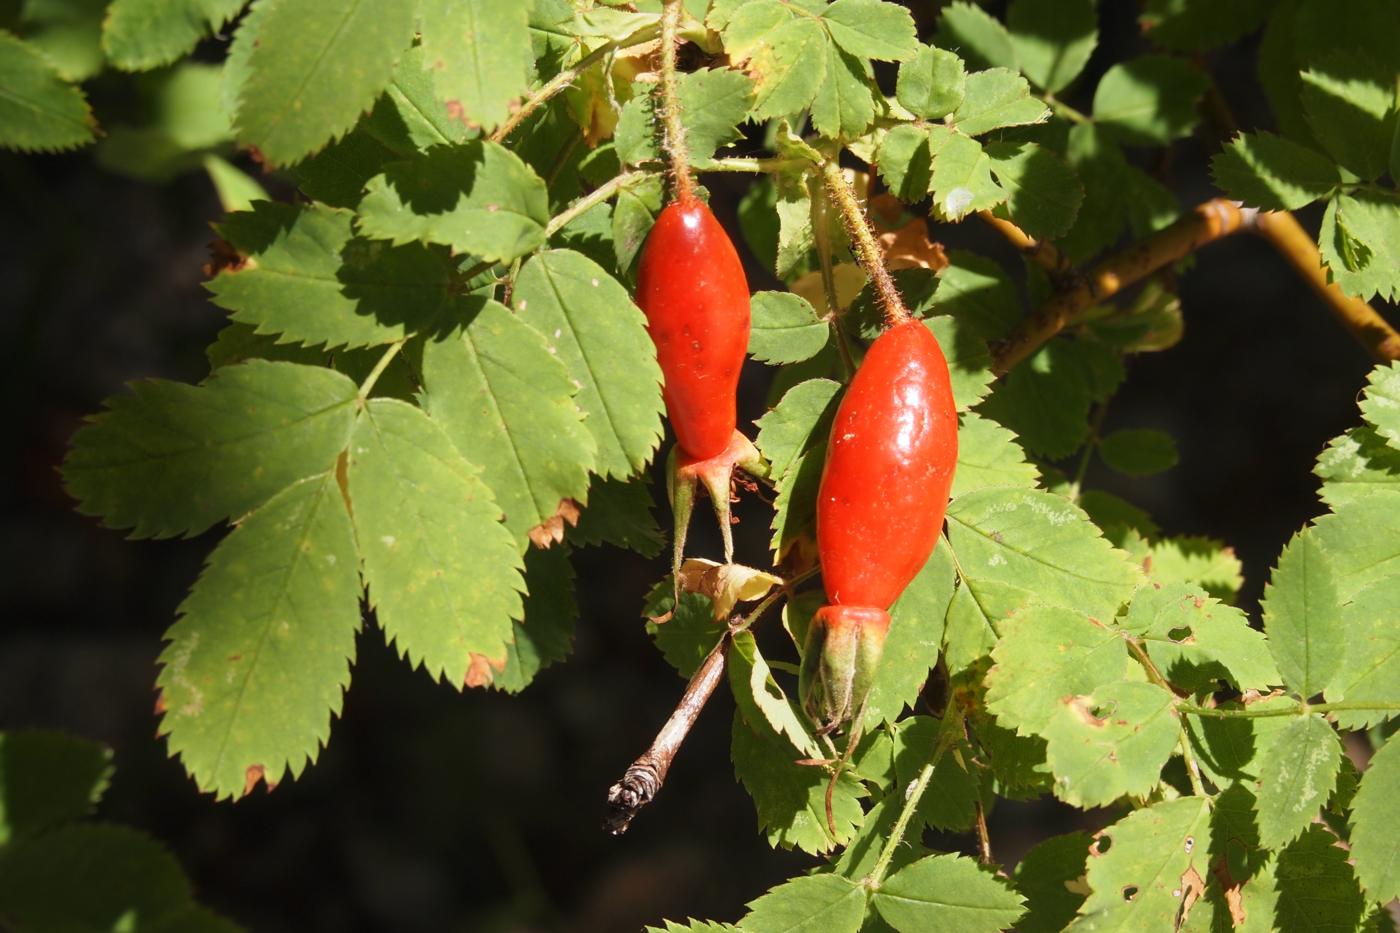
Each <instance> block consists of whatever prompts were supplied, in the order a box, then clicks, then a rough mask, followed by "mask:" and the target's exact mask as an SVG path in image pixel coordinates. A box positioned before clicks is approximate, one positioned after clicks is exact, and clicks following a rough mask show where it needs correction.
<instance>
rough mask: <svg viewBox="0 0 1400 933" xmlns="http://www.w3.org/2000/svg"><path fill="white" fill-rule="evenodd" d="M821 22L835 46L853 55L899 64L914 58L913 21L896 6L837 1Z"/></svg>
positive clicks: (859, 0)
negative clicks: (912, 56) (911, 57)
mask: <svg viewBox="0 0 1400 933" xmlns="http://www.w3.org/2000/svg"><path fill="white" fill-rule="evenodd" d="M821 18H822V22H823V23H825V24H826V28H827V30H828V31H830V33H831V38H832V39H834V40H835V41H836V44H837V45H839V46H841V48H843V49H845V50H846V51H847V52H850V53H851V54H852V55H859V56H860V57H862V58H874V59H879V60H881V61H891V62H898V61H903V60H904V59H906V58H908V57H909V56H911V55H913V54H914V50H915V46H916V42H915V39H914V18H913V17H912V16H910V15H909V11H908V10H907V9H905V8H904V7H902V6H900V5H899V4H897V3H885V2H882V0H836V2H835V3H833V4H831V5H830V6H828V7H827V8H826V9H825V10H823V11H822V15H821Z"/></svg>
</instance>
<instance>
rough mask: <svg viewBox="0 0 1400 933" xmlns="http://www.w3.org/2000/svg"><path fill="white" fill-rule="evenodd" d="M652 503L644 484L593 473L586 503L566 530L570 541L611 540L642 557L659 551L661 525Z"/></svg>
mask: <svg viewBox="0 0 1400 933" xmlns="http://www.w3.org/2000/svg"><path fill="white" fill-rule="evenodd" d="M654 506H655V504H654V503H653V502H652V498H651V492H650V490H649V489H648V488H647V484H646V483H644V482H640V481H633V482H624V481H622V480H616V479H602V478H601V477H595V478H594V480H593V482H592V484H590V485H589V487H588V507H587V508H585V509H583V510H582V511H581V512H580V513H579V518H578V524H577V525H575V526H574V527H573V528H572V529H570V530H569V531H568V533H567V534H568V540H569V542H570V543H571V544H575V545H578V546H580V547H588V546H589V545H594V544H611V545H614V546H615V547H620V548H628V549H629V550H633V551H636V552H637V553H639V554H641V555H642V556H643V557H655V556H656V555H657V554H660V553H661V545H662V540H661V529H660V528H659V527H657V524H656V516H655V515H653V514H652V509H653V508H654Z"/></svg>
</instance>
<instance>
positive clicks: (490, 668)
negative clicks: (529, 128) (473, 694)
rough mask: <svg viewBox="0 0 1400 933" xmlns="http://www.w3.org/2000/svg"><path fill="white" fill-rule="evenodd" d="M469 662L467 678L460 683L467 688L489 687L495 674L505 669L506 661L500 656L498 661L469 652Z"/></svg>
mask: <svg viewBox="0 0 1400 933" xmlns="http://www.w3.org/2000/svg"><path fill="white" fill-rule="evenodd" d="M470 657H471V662H470V663H469V664H468V665H467V676H466V678H465V679H463V681H462V683H463V684H465V685H466V686H468V687H489V686H491V681H493V680H495V679H496V674H498V673H500V672H501V671H503V670H505V669H506V659H505V656H504V655H502V656H501V659H500V660H499V661H498V660H496V659H494V658H488V657H487V656H486V655H484V654H477V653H476V652H475V651H473V652H471V655H470Z"/></svg>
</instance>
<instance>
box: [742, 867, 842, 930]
mask: <svg viewBox="0 0 1400 933" xmlns="http://www.w3.org/2000/svg"><path fill="white" fill-rule="evenodd" d="M864 916H865V889H864V888H863V887H861V886H860V885H858V884H856V883H855V882H854V881H851V880H849V879H847V878H843V877H841V876H840V875H825V874H823V875H805V876H802V877H799V878H793V879H792V880H791V881H788V882H786V883H784V884H781V885H779V886H778V887H776V888H773V889H772V890H771V891H769V892H768V893H767V894H765V895H763V896H762V897H760V898H759V899H758V900H756V901H752V902H751V903H750V904H749V912H748V913H747V914H745V915H744V919H743V920H742V921H741V923H742V927H741V928H742V929H743V930H745V931H747V933H856V931H857V930H859V929H860V927H861V919H862V918H863V917H864Z"/></svg>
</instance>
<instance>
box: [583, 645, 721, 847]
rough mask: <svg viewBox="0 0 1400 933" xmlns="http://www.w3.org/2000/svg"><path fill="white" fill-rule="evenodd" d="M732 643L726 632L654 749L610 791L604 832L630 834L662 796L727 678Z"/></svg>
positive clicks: (684, 695) (701, 668)
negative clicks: (682, 750) (669, 776)
mask: <svg viewBox="0 0 1400 933" xmlns="http://www.w3.org/2000/svg"><path fill="white" fill-rule="evenodd" d="M732 641H733V637H732V635H731V634H730V632H728V631H726V632H725V634H724V637H723V638H721V639H720V640H719V643H718V644H716V645H715V646H714V647H713V648H712V649H710V653H709V654H708V655H707V656H706V657H705V660H704V663H702V664H701V665H700V669H699V670H697V671H696V672H695V674H694V675H692V676H691V678H690V683H688V684H686V687H685V693H684V694H682V695H681V699H680V702H679V703H677V704H676V708H675V711H674V712H672V713H671V718H669V719H667V720H666V724H665V725H664V726H662V727H661V731H660V732H659V733H657V735H656V740H655V741H653V742H652V743H651V747H650V748H648V749H647V750H646V751H645V752H643V753H642V756H641V757H640V758H638V759H637V760H636V761H634V762H632V764H631V765H630V766H629V767H628V768H627V771H626V772H625V773H624V774H623V775H622V780H620V781H618V782H617V783H616V784H614V785H613V786H612V787H610V788H608V814H607V816H606V817H604V819H603V828H604V829H606V830H607V831H608V832H610V833H612V834H613V835H614V836H621V835H622V834H623V833H625V832H627V827H628V825H630V824H631V822H632V819H633V817H635V816H636V815H637V813H638V812H639V811H640V810H641V809H642V807H645V806H646V805H647V804H649V803H651V801H652V800H653V798H655V797H656V795H657V793H659V792H660V790H661V785H662V784H664V783H665V782H666V772H667V771H669V770H670V769H671V762H672V761H674V760H675V758H676V753H677V752H679V751H680V748H681V743H682V742H684V741H685V737H686V736H687V735H689V734H690V730H691V728H692V727H694V725H695V720H696V719H698V718H699V717H700V711H701V710H702V709H704V708H705V704H706V703H707V702H709V699H710V696H711V694H713V693H714V692H715V687H716V686H718V685H719V681H720V678H721V677H723V676H724V663H725V660H726V657H727V655H728V654H729V645H730V643H731V642H732Z"/></svg>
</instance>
